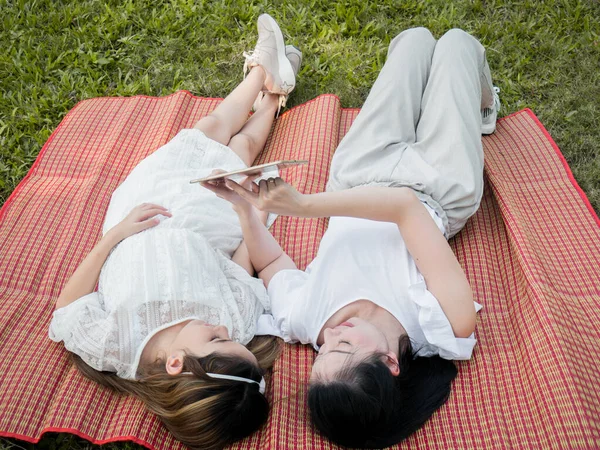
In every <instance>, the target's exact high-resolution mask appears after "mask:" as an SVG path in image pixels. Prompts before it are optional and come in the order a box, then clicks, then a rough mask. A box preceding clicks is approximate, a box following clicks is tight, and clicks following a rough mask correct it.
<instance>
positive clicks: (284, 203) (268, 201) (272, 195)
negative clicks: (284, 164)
mask: <svg viewBox="0 0 600 450" xmlns="http://www.w3.org/2000/svg"><path fill="white" fill-rule="evenodd" d="M225 184H226V186H227V187H228V188H230V189H231V190H233V191H235V192H236V193H237V194H238V195H239V196H240V197H242V198H244V199H245V200H247V201H248V202H249V203H251V204H252V205H254V206H255V207H256V208H258V209H259V210H261V211H268V212H271V213H275V214H282V215H286V216H298V217H305V216H306V212H307V211H306V201H305V199H306V196H305V195H303V194H301V193H299V192H298V191H297V190H296V189H294V187H293V186H291V185H289V184H288V183H286V182H285V181H283V180H282V179H281V178H279V177H278V178H269V179H268V180H261V181H260V184H259V185H258V186H257V188H255V187H253V188H252V190H249V189H246V188H244V186H240V185H239V184H237V183H236V182H234V181H232V180H226V182H225ZM252 184H253V185H254V186H256V184H255V183H252Z"/></svg>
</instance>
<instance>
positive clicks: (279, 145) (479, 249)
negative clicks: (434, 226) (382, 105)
mask: <svg viewBox="0 0 600 450" xmlns="http://www.w3.org/2000/svg"><path fill="white" fill-rule="evenodd" d="M219 102H220V99H205V98H198V97H194V96H192V95H191V94H189V93H188V92H183V91H182V92H177V93H175V94H173V95H170V96H168V97H163V98H151V97H131V98H98V99H91V100H85V101H83V102H81V103H79V104H78V105H77V106H76V107H75V108H73V110H72V111H71V112H70V113H69V114H68V115H67V116H66V117H65V118H64V120H63V121H62V122H61V124H60V125H59V126H58V128H57V129H56V131H55V132H54V133H53V134H52V136H51V137H50V139H49V140H48V142H47V143H46V144H45V145H44V147H43V149H42V151H41V152H40V155H39V157H38V158H37V161H36V162H35V164H34V166H33V167H32V168H31V171H30V172H29V174H28V175H27V177H26V178H25V179H24V180H23V181H22V182H21V184H20V185H19V186H18V187H17V189H16V190H15V191H14V193H13V195H12V196H11V197H10V199H9V200H8V201H7V202H6V204H5V205H4V207H3V208H2V210H1V212H0V246H1V247H0V356H1V357H0V411H1V412H0V435H1V436H9V437H16V438H19V439H24V440H27V441H30V442H36V441H37V440H39V439H40V437H41V435H42V434H43V433H44V432H49V431H65V432H69V433H75V434H77V435H79V436H83V437H85V438H87V439H89V440H91V441H93V442H95V443H105V442H109V441H118V440H132V441H135V442H138V443H140V444H143V445H145V446H147V447H150V448H156V449H168V448H173V447H177V446H178V445H179V444H178V443H177V442H176V441H174V439H173V438H172V437H171V436H170V435H169V433H168V432H167V431H166V430H165V429H164V428H163V427H162V425H161V424H160V422H159V421H158V420H157V419H156V418H155V417H154V416H152V415H151V414H149V413H147V412H145V410H144V407H143V405H142V404H141V402H139V401H138V400H136V399H135V398H131V397H129V398H127V397H125V398H121V397H118V396H116V395H113V394H111V393H110V392H109V391H107V390H104V389H102V388H100V387H98V386H96V385H94V384H93V383H92V382H90V381H87V380H85V379H84V378H83V377H82V376H80V375H79V374H78V373H77V372H76V371H75V369H74V368H72V367H71V366H70V364H69V362H68V358H67V353H66V351H65V350H64V348H63V346H62V344H55V343H54V342H51V341H50V340H49V339H48V337H47V334H48V324H49V322H50V317H51V315H52V311H53V306H54V302H55V300H56V298H57V297H58V295H59V293H60V291H61V288H62V287H63V286H64V284H65V283H66V281H67V279H68V277H69V276H70V275H71V274H72V273H73V271H74V270H75V268H76V267H77V265H78V264H79V263H80V262H81V260H82V259H83V258H84V256H85V255H86V254H87V253H88V252H89V251H90V250H91V249H92V247H93V246H94V244H95V243H96V242H97V241H98V239H99V238H100V230H101V225H102V221H103V217H104V214H105V211H106V209H107V206H108V203H109V200H110V196H111V193H112V191H113V190H114V189H115V188H116V187H117V186H118V185H119V183H121V182H122V181H123V179H124V178H125V177H126V176H127V174H128V173H129V172H130V171H131V170H132V169H133V168H134V167H135V165H136V164H137V163H138V162H139V161H141V160H142V159H143V158H144V157H145V156H147V155H148V154H150V153H152V152H153V151H154V150H156V149H157V148H158V147H160V146H161V145H162V144H164V143H166V142H167V141H168V140H169V139H170V138H172V137H173V136H174V135H175V134H176V133H177V131H178V130H180V129H181V128H184V127H191V126H192V125H193V124H194V122H195V121H196V120H198V119H199V118H200V117H202V116H204V115H206V114H207V113H209V112H210V111H211V110H212V109H214V108H215V106H216V105H217V104H218V103H219ZM357 114H358V110H356V109H343V108H341V105H340V101H339V99H338V98H337V97H335V96H333V95H322V96H320V97H318V98H316V99H314V100H312V101H309V102H307V103H305V104H303V105H300V106H297V107H295V108H293V109H291V110H289V111H287V112H286V113H284V114H282V116H281V117H280V118H279V119H278V120H277V122H276V124H275V125H274V128H273V131H272V133H271V136H270V138H269V141H268V143H267V146H266V149H265V151H264V153H263V154H261V156H260V158H259V159H260V160H259V161H258V162H261V163H262V162H265V161H270V160H277V159H308V160H309V161H310V165H309V166H308V167H304V168H302V167H299V168H292V169H290V170H288V171H287V172H285V177H286V178H287V180H288V181H290V182H292V183H294V184H295V185H296V186H297V187H298V189H299V190H301V191H303V192H317V191H321V190H323V189H324V187H325V182H326V179H327V174H328V169H329V163H330V160H331V157H332V154H333V152H334V150H335V148H336V146H337V144H338V142H339V141H340V138H341V137H342V136H343V135H344V134H345V133H346V131H347V130H348V128H349V127H350V125H351V123H352V120H353V119H354V118H355V117H356V115H357ZM483 140H484V147H485V156H486V163H485V174H486V175H485V178H486V185H485V192H484V197H483V201H482V204H481V209H480V210H479V212H478V213H477V214H476V215H475V216H474V217H473V218H472V219H471V220H470V221H469V222H468V224H467V226H466V228H465V229H464V230H463V231H462V232H461V233H460V234H459V235H458V236H457V237H456V238H454V239H453V240H452V241H451V244H452V247H453V249H454V250H455V252H456V255H457V256H458V259H459V261H460V262H461V264H462V266H463V268H464V270H465V272H466V274H467V277H468V278H469V280H470V282H471V286H472V287H473V291H474V295H475V299H476V300H477V301H478V302H479V303H481V304H483V306H484V308H483V310H482V311H481V312H480V313H479V315H478V322H477V330H476V335H477V339H478V341H479V342H478V344H477V346H476V347H475V351H474V354H473V358H472V359H471V360H470V361H466V362H460V363H458V366H459V371H460V372H459V376H458V378H457V379H456V381H455V382H454V385H453V390H452V395H451V397H450V400H449V401H448V403H447V404H446V405H445V406H444V407H442V408H441V410H440V411H438V412H437V413H436V414H435V415H434V417H433V418H432V419H431V420H430V421H429V422H428V423H427V424H426V425H425V426H424V427H423V428H422V429H421V430H420V431H419V432H417V433H416V434H415V435H413V436H412V437H411V438H410V439H408V440H407V441H405V442H404V443H402V444H401V445H400V446H398V447H399V448H431V449H434V448H444V449H466V448H511V449H534V448H535V449H537V448H544V449H559V448H564V449H576V448H577V449H591V448H600V376H599V375H598V367H599V365H598V361H600V331H599V330H600V292H599V284H600V283H599V267H600V221H599V220H598V218H597V216H596V215H595V213H594V211H593V209H592V208H591V206H590V204H589V202H588V201H587V199H586V197H585V195H584V194H583V192H582V191H581V189H579V187H578V186H577V183H576V182H575V180H574V179H573V177H572V175H571V172H570V170H569V168H568V166H567V164H566V162H565V160H564V158H563V157H562V155H561V153H560V151H559V150H558V148H557V147H556V144H554V142H553V141H552V139H551V137H550V136H549V135H548V133H547V132H546V130H545V129H544V127H543V126H542V125H541V124H540V122H539V121H538V120H537V118H536V117H535V115H534V114H533V113H532V112H531V111H529V110H524V111H520V112H518V113H516V114H513V115H511V116H509V117H507V118H504V119H502V120H501V121H500V122H499V123H498V129H497V131H496V133H495V134H493V135H491V136H489V137H485V138H484V139H483ZM325 228H326V220H323V219H319V220H316V219H298V218H286V217H280V218H278V220H277V221H276V223H275V224H274V228H273V233H274V235H275V237H276V238H277V239H278V241H279V242H280V243H281V244H282V246H283V247H284V249H285V250H286V251H287V252H288V253H289V254H290V255H291V256H292V257H293V258H294V260H295V261H296V262H297V263H298V265H299V266H300V267H301V268H304V267H305V266H306V265H307V264H308V263H309V262H310V260H311V259H312V258H313V256H315V254H316V251H317V247H318V244H319V240H320V238H321V236H322V235H323V232H324V231H325ZM284 347H285V348H284V350H283V353H282V355H281V358H280V359H279V360H278V362H277V363H276V365H275V368H274V371H273V376H272V378H271V379H270V381H269V384H268V388H267V395H268V397H269V399H270V401H271V404H272V412H271V415H270V417H269V421H268V424H267V425H266V426H265V427H263V428H262V429H261V430H260V431H259V432H258V433H256V434H254V435H253V436H251V437H250V438H247V439H246V440H244V441H242V442H240V443H238V444H236V445H234V448H240V449H242V448H243V449H255V448H256V449H329V448H335V446H333V445H332V444H330V443H329V442H327V441H326V440H324V439H322V438H321V437H319V436H318V435H317V434H316V433H315V432H313V431H312V429H311V428H310V425H309V424H308V421H307V414H306V410H305V407H304V403H303V402H304V399H305V387H304V386H305V385H304V383H305V382H306V381H307V379H308V375H309V372H310V367H311V363H312V360H313V358H314V352H313V351H312V350H311V349H310V348H308V347H303V346H297V345H285V346H284Z"/></svg>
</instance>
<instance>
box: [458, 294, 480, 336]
mask: <svg viewBox="0 0 600 450" xmlns="http://www.w3.org/2000/svg"><path fill="white" fill-rule="evenodd" d="M463 298H464V307H463V312H462V314H461V315H460V319H459V320H458V321H457V322H458V323H457V324H456V326H454V325H453V326H452V331H453V332H454V336H456V337H457V338H468V337H469V336H471V335H472V334H473V332H474V331H475V323H476V321H477V311H476V310H475V304H474V303H473V291H471V288H470V287H469V288H468V291H467V292H465V293H463Z"/></svg>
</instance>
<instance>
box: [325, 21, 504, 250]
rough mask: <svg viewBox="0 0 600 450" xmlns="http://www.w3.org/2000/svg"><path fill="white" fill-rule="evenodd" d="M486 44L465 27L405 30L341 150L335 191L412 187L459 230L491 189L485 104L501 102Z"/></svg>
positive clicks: (331, 186) (451, 229)
mask: <svg viewBox="0 0 600 450" xmlns="http://www.w3.org/2000/svg"><path fill="white" fill-rule="evenodd" d="M493 102H494V100H493V86H492V79H491V75H490V70H489V66H488V64H487V61H486V58H485V49H484V48H483V46H482V45H481V44H480V43H479V41H477V39H475V38H474V37H472V36H471V35H469V34H467V33H465V32H464V31H462V30H458V29H454V30H450V31H448V32H447V33H446V34H444V36H442V37H441V38H440V39H439V41H437V42H436V40H435V39H434V38H433V36H432V35H431V33H430V32H429V31H428V30H427V29H425V28H414V29H410V30H406V31H404V32H402V33H400V34H399V35H398V36H396V37H395V38H394V40H393V41H392V42H391V43H390V47H389V49H388V58H387V61H386V63H385V65H384V67H383V69H382V70H381V73H380V74H379V76H378V78H377V80H376V81H375V84H374V85H373V88H372V89H371V92H370V93H369V96H368V97H367V100H366V102H365V104H364V106H363V107H362V110H361V112H360V113H359V114H358V116H357V118H356V120H355V121H354V123H353V124H352V126H351V128H350V130H349V131H348V133H347V134H346V136H345V137H344V139H343V140H342V141H341V142H340V145H339V146H338V148H337V150H336V151H335V154H334V157H333V160H332V163H331V170H330V177H329V182H328V184H327V190H329V191H335V190H341V189H350V188H353V187H358V186H365V185H381V186H408V187H411V188H412V189H413V190H414V191H415V193H416V194H417V196H418V197H419V198H420V199H421V200H422V201H424V202H425V203H427V204H428V205H429V206H431V207H432V208H433V209H434V210H435V211H436V213H437V214H438V215H439V216H440V218H441V219H442V220H443V222H444V226H445V229H446V237H447V238H450V237H452V236H454V235H455V234H456V233H458V232H459V231H460V230H461V229H462V227H463V226H464V225H465V223H466V222H467V219H468V218H469V217H471V216H472V215H473V214H474V213H475V212H476V211H477V208H478V207H479V203H480V201H481V196H482V194H483V146H482V143H481V109H483V108H485V107H489V106H492V105H493Z"/></svg>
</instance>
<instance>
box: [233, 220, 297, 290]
mask: <svg viewBox="0 0 600 450" xmlns="http://www.w3.org/2000/svg"><path fill="white" fill-rule="evenodd" d="M238 216H239V218H240V224H241V225H242V232H243V234H244V240H245V242H246V245H247V247H248V254H249V255H250V260H251V261H252V265H253V266H254V268H255V269H256V272H257V273H258V277H259V278H260V279H261V280H263V282H264V283H265V286H266V287H269V282H270V281H271V278H273V277H274V276H275V274H276V273H277V272H279V271H280V270H285V269H296V264H295V263H294V261H292V259H291V258H290V257H289V256H288V255H287V253H285V252H284V251H283V249H282V248H281V246H280V245H279V244H278V243H277V241H276V240H275V238H274V237H273V235H272V234H271V233H270V232H269V230H267V228H266V227H265V225H264V224H263V223H262V222H261V221H260V219H259V218H258V216H257V215H256V214H255V213H254V211H252V209H250V210H245V211H244V210H242V211H239V212H238Z"/></svg>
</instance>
